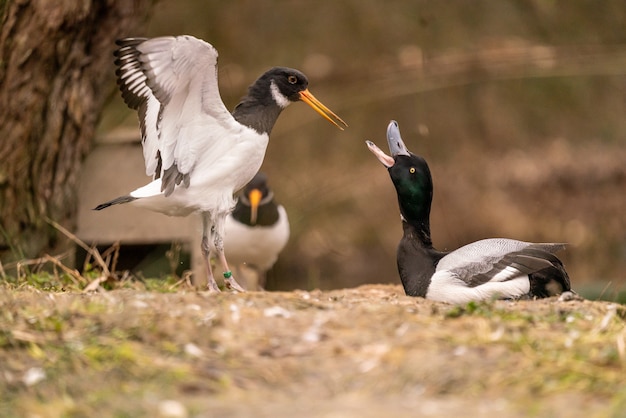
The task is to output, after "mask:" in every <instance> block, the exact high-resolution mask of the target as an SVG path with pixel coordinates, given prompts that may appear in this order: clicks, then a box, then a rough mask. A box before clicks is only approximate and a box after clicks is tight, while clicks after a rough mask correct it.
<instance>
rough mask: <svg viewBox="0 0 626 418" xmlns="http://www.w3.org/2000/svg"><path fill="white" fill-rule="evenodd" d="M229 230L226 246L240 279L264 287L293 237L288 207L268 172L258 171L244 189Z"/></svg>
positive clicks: (253, 287) (249, 287)
mask: <svg viewBox="0 0 626 418" xmlns="http://www.w3.org/2000/svg"><path fill="white" fill-rule="evenodd" d="M225 230H226V234H225V236H224V249H225V251H226V252H227V253H228V259H229V260H230V262H231V266H233V267H234V268H235V269H236V270H237V272H238V277H239V283H240V284H242V285H244V287H245V288H246V289H247V290H261V289H263V288H264V287H265V280H266V275H267V271H268V270H269V269H270V268H272V266H273V265H274V263H276V260H277V259H278V255H279V254H280V252H281V251H282V250H283V248H285V245H287V241H288V240H289V219H288V218H287V211H285V208H284V207H283V206H282V205H279V204H278V203H276V201H275V200H274V192H273V191H272V190H271V189H270V188H269V187H268V185H267V176H266V175H265V174H264V173H261V172H259V173H257V174H256V175H255V176H254V178H253V179H252V180H251V181H250V183H248V184H247V185H246V187H245V188H244V189H243V191H242V193H241V195H240V196H239V200H238V201H237V205H236V206H235V209H234V210H233V212H232V213H231V214H230V215H228V217H227V218H226V228H225ZM244 283H245V284H244Z"/></svg>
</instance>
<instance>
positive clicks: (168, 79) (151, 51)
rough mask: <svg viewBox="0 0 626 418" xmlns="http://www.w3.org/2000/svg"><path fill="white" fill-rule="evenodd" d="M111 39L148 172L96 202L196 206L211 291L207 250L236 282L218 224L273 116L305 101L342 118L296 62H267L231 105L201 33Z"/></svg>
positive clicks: (258, 159)
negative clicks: (144, 179)
mask: <svg viewBox="0 0 626 418" xmlns="http://www.w3.org/2000/svg"><path fill="white" fill-rule="evenodd" d="M118 45H119V49H118V50H117V51H116V52H115V56H116V57H117V60H116V61H115V64H116V65H117V67H118V68H117V72H116V74H117V76H118V84H119V87H120V90H121V92H122V97H123V99H124V101H125V102H126V104H127V105H128V106H129V107H130V108H132V109H136V110H137V111H138V113H139V121H140V126H141V136H142V145H143V153H144V159H145V166H146V174H147V175H149V176H153V181H152V182H150V183H148V184H147V185H145V186H143V187H140V188H138V189H136V190H134V191H132V192H130V193H129V194H128V195H126V196H121V197H118V198H116V199H113V200H110V201H108V202H105V203H103V204H101V205H98V206H97V207H96V208H95V209H96V210H101V209H104V208H107V207H109V206H111V205H115V204H122V203H128V204H132V205H136V206H140V207H143V208H146V209H150V210H153V211H157V212H162V213H165V214H167V215H173V216H187V215H189V214H191V213H193V212H198V213H200V215H201V218H202V231H203V232H202V243H201V248H202V252H203V255H204V259H205V266H206V271H207V276H208V283H207V285H208V288H209V289H210V290H212V291H219V288H218V286H217V283H216V281H215V278H214V276H213V273H212V270H211V264H210V257H211V254H212V253H215V255H216V256H217V258H218V260H219V261H220V264H221V266H222V269H223V275H224V283H225V285H226V286H227V287H229V288H232V289H235V290H239V291H243V288H242V287H241V286H240V285H239V284H238V283H237V281H236V280H235V278H234V277H233V276H232V272H231V270H230V268H229V265H228V262H227V260H226V256H225V255H224V238H223V236H224V224H225V219H226V216H227V215H228V213H230V211H231V210H232V208H233V207H234V205H235V201H234V198H233V194H234V193H235V192H237V191H238V190H240V189H241V188H243V187H244V186H245V185H246V183H248V181H250V180H251V179H252V177H253V176H254V174H255V173H256V172H257V171H258V170H259V168H260V166H261V163H262V162H263V158H264V156H265V151H266V148H267V144H268V140H269V135H270V132H271V130H272V128H273V126H274V123H275V122H276V120H277V118H278V116H279V115H280V113H281V112H282V110H283V109H284V108H285V107H287V106H288V105H289V104H290V103H292V102H296V101H303V102H305V103H307V104H308V105H310V106H311V107H312V108H313V109H314V110H315V111H316V112H318V113H319V114H320V115H322V116H323V117H324V118H325V119H327V120H328V121H330V122H331V123H333V124H334V125H335V126H337V127H339V128H340V129H343V128H342V126H341V125H343V126H347V125H346V123H345V122H344V121H343V120H342V119H341V118H339V117H338V116H337V115H335V114H334V113H333V112H332V111H331V110H330V109H328V108H327V107H326V106H324V105H323V104H322V103H321V102H319V101H318V100H317V99H316V98H315V97H314V96H313V95H312V94H311V93H310V92H309V90H308V88H307V87H308V79H307V78H306V76H305V75H304V74H302V73H301V72H300V71H297V70H294V69H291V68H285V67H274V68H271V69H270V70H268V71H267V72H266V73H264V74H263V75H261V77H259V78H258V79H257V80H256V81H255V82H254V83H253V84H252V85H251V86H250V88H249V89H248V94H247V95H246V96H245V97H243V98H242V99H241V101H240V102H239V104H238V105H237V106H236V107H235V110H234V111H233V113H232V114H231V113H229V112H228V110H227V109H226V107H225V106H224V103H223V102H222V100H221V98H220V95H219V90H218V83H217V57H218V53H217V51H216V50H215V48H213V46H212V45H210V44H209V43H207V42H204V41H202V40H200V39H197V38H194V37H192V36H187V35H185V36H176V37H171V36H169V37H158V38H152V39H145V38H127V39H122V40H120V41H118ZM340 124H341V125H340Z"/></svg>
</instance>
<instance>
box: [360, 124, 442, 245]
mask: <svg viewBox="0 0 626 418" xmlns="http://www.w3.org/2000/svg"><path fill="white" fill-rule="evenodd" d="M387 142H388V144H389V150H390V152H391V156H389V155H386V154H385V153H384V152H383V151H381V150H380V148H378V147H377V146H376V145H375V144H374V143H373V142H371V141H367V146H368V148H369V149H370V151H371V152H372V153H373V154H374V155H375V156H376V157H377V158H378V160H379V161H380V162H381V163H382V164H383V165H384V166H385V167H387V170H388V171H389V176H390V177H391V181H392V182H393V185H394V186H395V188H396V193H397V195H398V204H399V206H400V213H401V214H402V216H403V218H404V219H405V221H406V222H408V223H409V224H411V225H414V226H417V227H418V228H420V229H425V231H424V232H427V233H428V234H430V230H429V229H430V227H429V224H430V222H429V217H430V205H431V202H432V197H433V182H432V177H431V175H430V169H429V168H428V164H427V163H426V160H424V159H423V158H422V157H420V156H418V155H415V154H413V153H411V152H410V151H409V150H408V149H407V148H406V146H405V145H404V142H403V141H402V138H401V137H400V129H399V128H398V123H397V122H396V121H391V123H390V124H389V126H388V128H387Z"/></svg>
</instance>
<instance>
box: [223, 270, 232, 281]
mask: <svg viewBox="0 0 626 418" xmlns="http://www.w3.org/2000/svg"><path fill="white" fill-rule="evenodd" d="M232 276H233V272H232V271H225V272H224V278H225V279H230V278H231V277H232Z"/></svg>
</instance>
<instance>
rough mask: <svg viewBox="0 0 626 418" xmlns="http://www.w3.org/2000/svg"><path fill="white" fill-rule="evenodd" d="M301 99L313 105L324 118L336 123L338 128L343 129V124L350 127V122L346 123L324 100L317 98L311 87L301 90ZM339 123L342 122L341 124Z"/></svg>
mask: <svg viewBox="0 0 626 418" xmlns="http://www.w3.org/2000/svg"><path fill="white" fill-rule="evenodd" d="M300 100H302V101H303V102H304V103H306V104H308V105H309V106H311V107H312V108H313V110H315V111H316V112H317V113H319V114H320V115H322V117H323V118H324V119H326V120H327V121H329V122H330V123H332V124H333V125H335V126H336V127H337V128H339V129H341V130H342V131H343V126H341V125H344V126H345V127H348V124H347V123H345V122H344V121H343V119H341V118H340V117H339V116H337V115H336V114H335V112H333V111H332V110H330V109H329V108H327V107H326V106H324V104H323V103H322V102H320V101H319V100H317V99H316V98H315V96H313V95H312V94H311V92H310V91H309V89H305V90H302V91H301V92H300ZM339 123H341V125H340V124H339Z"/></svg>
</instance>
